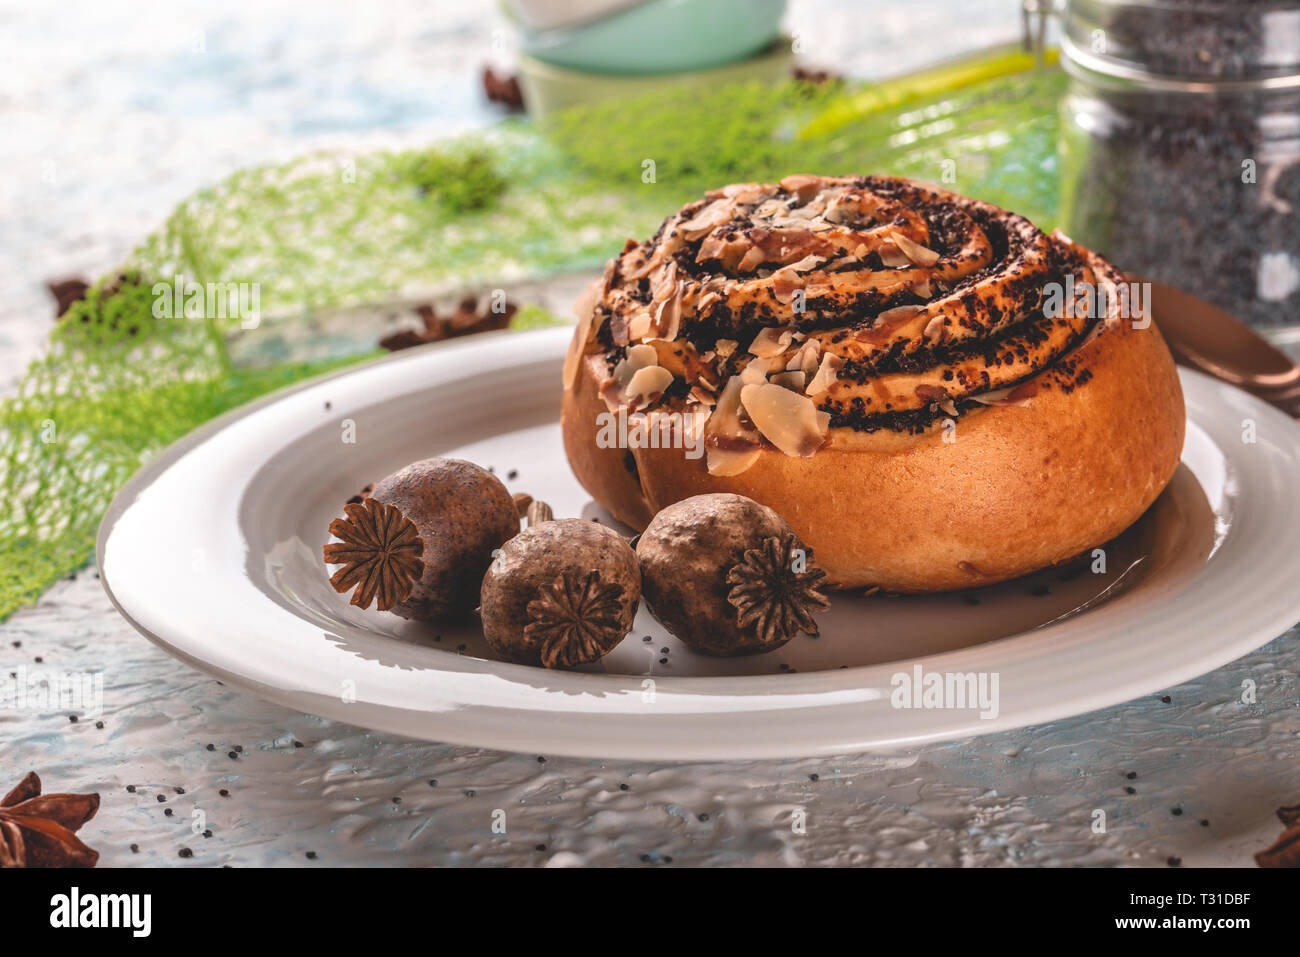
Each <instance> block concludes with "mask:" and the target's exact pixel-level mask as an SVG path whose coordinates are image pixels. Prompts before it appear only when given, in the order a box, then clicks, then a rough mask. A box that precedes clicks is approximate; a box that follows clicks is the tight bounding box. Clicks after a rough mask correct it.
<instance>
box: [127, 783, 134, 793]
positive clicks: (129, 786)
mask: <svg viewBox="0 0 1300 957" xmlns="http://www.w3.org/2000/svg"><path fill="white" fill-rule="evenodd" d="M126 790H127V792H128V793H130V794H134V793H135V785H134V784H128V785H127V786H126Z"/></svg>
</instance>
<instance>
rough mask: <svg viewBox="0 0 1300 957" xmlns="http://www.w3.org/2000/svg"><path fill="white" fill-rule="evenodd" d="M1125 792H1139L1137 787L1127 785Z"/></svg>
mask: <svg viewBox="0 0 1300 957" xmlns="http://www.w3.org/2000/svg"><path fill="white" fill-rule="evenodd" d="M1124 793H1125V794H1137V793H1138V792H1137V788H1131V787H1126V788H1125V789H1124Z"/></svg>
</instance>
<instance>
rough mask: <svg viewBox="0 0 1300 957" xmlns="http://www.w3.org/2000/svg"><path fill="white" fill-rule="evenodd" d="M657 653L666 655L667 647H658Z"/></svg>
mask: <svg viewBox="0 0 1300 957" xmlns="http://www.w3.org/2000/svg"><path fill="white" fill-rule="evenodd" d="M659 654H661V655H666V654H668V649H667V648H660V649H659Z"/></svg>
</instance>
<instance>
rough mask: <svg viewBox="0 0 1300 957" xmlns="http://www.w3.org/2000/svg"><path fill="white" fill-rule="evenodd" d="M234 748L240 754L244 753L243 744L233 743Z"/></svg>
mask: <svg viewBox="0 0 1300 957" xmlns="http://www.w3.org/2000/svg"><path fill="white" fill-rule="evenodd" d="M235 750H236V751H238V752H239V753H240V754H243V753H244V746H243V745H242V744H237V745H235Z"/></svg>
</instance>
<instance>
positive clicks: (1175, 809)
mask: <svg viewBox="0 0 1300 957" xmlns="http://www.w3.org/2000/svg"><path fill="white" fill-rule="evenodd" d="M1169 813H1170V814H1172V815H1173V816H1174V817H1182V814H1183V809H1182V808H1180V807H1171V808H1170V809H1169Z"/></svg>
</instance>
